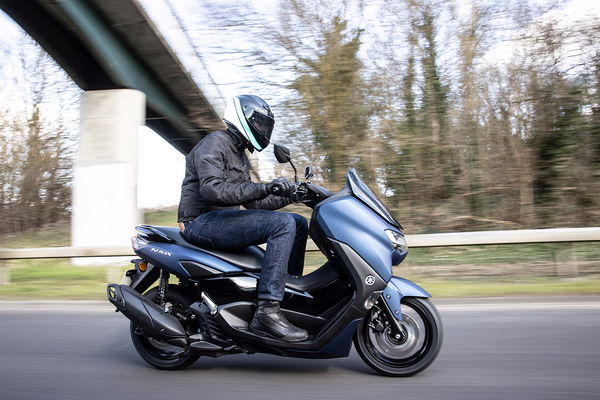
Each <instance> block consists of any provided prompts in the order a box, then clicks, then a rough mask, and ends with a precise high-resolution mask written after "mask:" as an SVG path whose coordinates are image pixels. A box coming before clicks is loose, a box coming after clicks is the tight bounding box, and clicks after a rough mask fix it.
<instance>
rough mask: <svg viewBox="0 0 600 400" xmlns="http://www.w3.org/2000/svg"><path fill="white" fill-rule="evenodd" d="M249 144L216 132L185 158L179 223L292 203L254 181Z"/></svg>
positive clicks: (234, 135) (276, 207)
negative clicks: (217, 213)
mask: <svg viewBox="0 0 600 400" xmlns="http://www.w3.org/2000/svg"><path fill="white" fill-rule="evenodd" d="M244 148H245V143H244V142H243V141H242V139H241V138H240V137H238V136H237V134H236V133H234V132H231V131H230V130H225V131H217V132H213V133H211V134H210V135H208V136H206V137H205V138H204V139H202V140H201V141H200V142H199V143H198V144H197V145H196V146H195V147H194V148H193V149H192V151H191V152H190V153H189V154H188V155H187V156H186V158H185V178H183V183H182V184H181V200H180V201H179V209H178V212H177V222H187V221H191V220H193V219H194V218H196V217H197V216H199V215H200V214H203V213H205V212H207V211H213V210H226V209H239V208H240V205H243V206H244V208H247V209H265V210H276V209H278V208H281V207H284V206H286V205H288V204H290V203H291V200H289V199H287V198H284V197H279V196H273V195H269V194H268V192H267V188H266V185H265V184H263V183H255V182H252V181H251V180H250V161H249V160H248V157H247V156H246V153H245V152H244Z"/></svg>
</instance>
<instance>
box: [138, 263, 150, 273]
mask: <svg viewBox="0 0 600 400" xmlns="http://www.w3.org/2000/svg"><path fill="white" fill-rule="evenodd" d="M138 269H139V270H140V271H142V272H146V270H147V269H148V263H147V262H146V261H142V262H141V263H140V265H139V266H138Z"/></svg>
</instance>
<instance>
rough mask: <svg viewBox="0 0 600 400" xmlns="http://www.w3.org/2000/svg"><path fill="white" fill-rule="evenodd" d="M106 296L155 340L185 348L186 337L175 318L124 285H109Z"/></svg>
mask: <svg viewBox="0 0 600 400" xmlns="http://www.w3.org/2000/svg"><path fill="white" fill-rule="evenodd" d="M106 295H107V296H108V301H110V302H111V303H112V304H113V305H114V306H115V307H116V308H117V310H118V311H121V313H123V315H124V316H126V317H127V318H129V319H130V320H131V321H133V322H135V323H136V324H138V325H139V326H140V327H141V328H142V330H143V331H144V332H145V333H146V334H148V335H149V336H151V337H153V338H154V339H156V340H161V341H164V342H167V343H169V344H172V345H175V346H180V347H185V346H186V345H187V335H186V332H185V329H184V328H183V326H182V325H181V323H180V322H179V320H178V319H177V318H175V317H174V316H172V315H171V314H167V313H165V312H164V311H163V310H162V309H161V308H160V307H159V306H158V305H156V304H154V303H153V302H151V301H150V300H148V299H146V298H144V297H142V295H140V294H139V293H138V292H136V291H135V290H133V289H131V288H130V287H128V286H125V285H117V284H110V285H108V287H107V288H106Z"/></svg>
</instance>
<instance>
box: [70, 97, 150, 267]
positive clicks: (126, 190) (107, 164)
mask: <svg viewBox="0 0 600 400" xmlns="http://www.w3.org/2000/svg"><path fill="white" fill-rule="evenodd" d="M145 110H146V96H145V95H144V93H142V92H140V91H137V90H131V89H116V90H97V91H88V92H85V93H83V95H82V97H81V109H80V132H79V149H78V157H77V162H76V165H75V174H74V181H73V216H72V222H71V243H72V245H73V246H127V245H129V243H130V238H131V236H132V235H133V232H134V227H135V225H137V224H140V223H141V222H142V214H141V212H140V210H138V207H137V136H138V130H139V129H140V128H141V127H142V126H144V124H145V112H146V111H145ZM115 262H118V263H122V262H123V260H118V261H116V260H115V259H112V261H111V259H107V258H79V259H74V260H73V263H74V264H76V265H110V264H111V263H112V264H114V263H115Z"/></svg>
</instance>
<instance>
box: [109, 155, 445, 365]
mask: <svg viewBox="0 0 600 400" xmlns="http://www.w3.org/2000/svg"><path fill="white" fill-rule="evenodd" d="M275 155H276V157H277V160H278V161H279V162H290V164H292V167H293V163H291V159H290V153H289V150H288V149H287V148H285V147H284V146H278V145H275ZM295 170H296V169H295V167H294V171H295ZM311 175H312V170H311V169H310V168H307V171H306V174H305V178H306V181H305V182H302V183H299V184H297V185H296V192H295V194H294V195H295V198H296V200H297V201H299V202H303V203H305V204H306V205H307V206H309V207H311V208H313V213H312V218H311V221H310V227H309V234H310V237H311V238H312V240H313V241H314V243H315V244H316V245H317V246H318V248H319V249H320V251H321V252H322V253H323V254H324V255H325V256H326V257H327V262H325V264H323V265H322V266H321V267H319V268H318V269H317V270H315V271H314V272H311V273H309V274H307V275H305V276H302V277H300V278H289V279H288V280H287V283H286V289H285V297H284V300H283V301H282V302H281V308H282V312H283V313H284V314H285V316H286V317H287V318H288V320H289V321H290V322H292V323H293V324H295V325H296V326H300V327H302V328H304V329H306V330H307V331H308V333H309V337H308V339H307V340H305V341H302V342H294V343H289V342H284V341H280V340H276V339H271V338H266V337H262V336H258V335H255V334H254V333H252V332H250V331H249V330H248V323H249V322H250V320H251V318H252V316H253V314H254V310H255V300H256V287H257V281H258V279H259V274H260V271H261V266H262V261H263V257H264V251H263V250H262V249H261V248H260V247H258V246H251V247H247V248H243V249H240V250H239V251H238V252H227V251H220V250H215V249H207V248H200V247H197V246H195V245H193V244H192V243H189V242H187V241H186V239H185V238H184V237H183V236H182V235H181V233H180V231H179V229H177V228H170V227H159V226H149V225H140V226H138V227H136V229H137V231H138V234H137V236H135V237H134V238H133V239H132V244H133V249H134V250H135V253H136V254H137V255H138V256H139V257H140V258H139V259H135V260H133V261H132V263H134V264H135V268H133V269H130V270H128V271H127V272H126V275H125V282H123V283H122V284H110V285H108V287H107V295H108V300H109V301H110V302H111V303H112V304H113V305H115V307H116V308H117V310H118V311H120V312H121V313H122V314H123V315H125V316H126V317H127V318H129V319H130V320H131V328H130V329H131V339H132V341H133V344H134V346H135V349H136V350H137V352H138V353H139V355H140V356H141V357H142V358H143V359H144V360H145V361H146V362H148V363H149V364H150V365H152V366H154V367H156V368H159V369H181V368H184V367H186V366H189V365H191V364H192V363H194V362H195V361H196V360H198V358H199V357H200V356H211V357H219V356H223V355H227V354H236V353H247V354H251V353H270V354H276V355H280V356H286V357H303V358H334V357H346V356H348V354H349V352H350V349H351V347H352V341H354V345H355V347H356V350H357V351H358V354H359V355H360V356H361V357H362V359H363V360H364V361H365V362H366V363H367V364H368V365H369V366H370V367H372V368H373V369H375V370H376V371H378V372H379V373H381V374H383V375H388V376H410V375H414V374H417V373H419V372H421V371H423V370H424V369H425V368H427V367H428V366H429V365H430V364H431V363H432V362H433V361H434V360H435V358H436V357H437V355H438V353H439V351H440V348H441V345H442V324H441V319H440V317H439V314H438V312H437V310H436V308H435V306H434V305H433V304H431V302H430V301H429V300H428V299H429V297H431V296H430V295H429V293H427V292H426V291H425V290H423V289H422V288H420V287H419V286H417V285H416V284H414V283H412V282H411V281H408V280H406V279H402V278H399V277H396V276H393V275H392V266H393V265H398V264H400V263H401V262H402V261H403V260H404V258H405V257H406V255H407V253H408V252H407V246H406V240H405V238H404V234H403V232H402V226H401V225H400V224H399V223H398V222H397V221H396V220H395V219H394V217H393V216H392V214H391V213H390V212H389V210H388V209H387V208H386V207H385V206H384V205H383V203H382V202H381V201H379V200H378V199H377V197H376V196H375V195H374V194H373V192H372V191H371V190H370V189H369V188H368V187H367V186H366V185H365V184H364V183H363V181H362V180H361V179H360V178H359V176H358V175H357V173H356V171H355V170H353V169H351V170H350V171H349V172H348V173H347V175H346V186H345V187H344V188H343V189H342V190H341V191H340V192H338V193H335V194H332V193H330V192H329V191H328V190H326V189H325V188H323V187H320V186H317V185H314V184H312V183H310V182H309V181H308V180H309V179H310V177H311ZM296 181H297V179H296ZM171 275H174V276H176V277H177V278H178V283H177V284H169V278H170V276H171ZM156 282H158V285H157V286H155V287H153V288H150V287H151V286H153V285H154V284H155V283H156Z"/></svg>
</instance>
